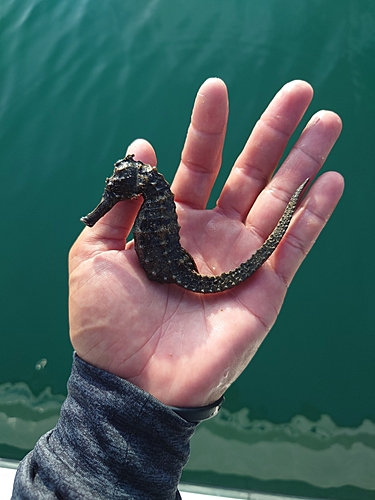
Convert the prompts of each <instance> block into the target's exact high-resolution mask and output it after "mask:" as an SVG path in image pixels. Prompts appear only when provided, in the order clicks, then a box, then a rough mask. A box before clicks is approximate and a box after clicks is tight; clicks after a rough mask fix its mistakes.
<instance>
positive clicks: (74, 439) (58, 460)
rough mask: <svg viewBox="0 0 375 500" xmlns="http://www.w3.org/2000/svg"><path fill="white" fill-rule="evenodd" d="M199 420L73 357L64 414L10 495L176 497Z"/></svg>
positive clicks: (19, 473) (16, 497) (19, 474)
mask: <svg viewBox="0 0 375 500" xmlns="http://www.w3.org/2000/svg"><path fill="white" fill-rule="evenodd" d="M195 427H196V425H195V424H192V423H190V422H187V421H185V420H184V419H182V418H181V417H179V416H178V415H176V414H175V413H174V412H173V411H172V410H171V409H170V408H168V407H166V406H165V405H163V404H162V403H160V402H159V401H158V400H157V399H155V398H153V397H152V396H151V395H150V394H148V393H146V392H144V391H142V390H141V389H139V388H138V387H136V386H134V385H132V384H131V383H129V382H127V381H126V380H123V379H121V378H119V377H116V376H115V375H112V374H110V373H108V372H104V371H102V370H99V369H98V368H95V367H93V366H91V365H89V364H87V363H85V362H84V361H83V360H82V359H80V358H79V357H78V356H76V355H75V356H74V361H73V368H72V374H71V376H70V379H69V382H68V396H67V399H66V401H65V402H64V404H63V406H62V408H61V414H60V418H59V421H58V423H57V425H56V427H55V429H53V430H52V431H50V432H49V433H47V434H45V435H44V436H42V437H41V438H40V440H39V441H38V443H37V444H36V446H35V448H34V450H33V451H31V452H30V453H29V454H28V455H27V456H26V457H25V458H24V459H23V461H22V462H21V464H20V466H19V468H18V471H17V474H16V478H15V482H14V489H13V496H12V500H20V499H38V500H42V499H43V500H50V499H51V500H52V499H69V500H73V499H80V500H82V499H97V500H101V499H111V500H117V499H150V500H153V499H160V500H176V499H179V498H180V494H179V493H178V491H177V487H178V482H179V480H180V476H181V472H182V468H183V467H184V465H185V464H186V462H187V460H188V457H189V450H190V447H189V441H190V438H191V436H192V435H193V433H194V429H195Z"/></svg>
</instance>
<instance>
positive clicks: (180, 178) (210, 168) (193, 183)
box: [172, 78, 228, 208]
mask: <svg viewBox="0 0 375 500" xmlns="http://www.w3.org/2000/svg"><path fill="white" fill-rule="evenodd" d="M227 119H228V95H227V89H226V86H225V84H224V82H223V81H222V80H219V79H218V78H210V79H208V80H207V81H206V82H205V83H203V85H202V86H201V88H200V89H199V91H198V94H197V97H196V99H195V103H194V108H193V113H192V117H191V123H190V127H189V130H188V133H187V137H186V141H185V145H184V149H183V151H182V155H181V163H180V166H179V168H178V170H177V173H176V176H175V178H174V181H173V184H172V191H173V193H174V194H175V199H176V201H178V202H180V203H185V204H187V205H189V206H191V207H194V208H204V207H205V206H206V204H207V202H208V199H209V196H210V193H211V189H212V186H213V184H214V182H215V179H216V177H217V174H218V171H219V169H220V165H221V156H222V150H223V144H224V139H225V132H226V125H227Z"/></svg>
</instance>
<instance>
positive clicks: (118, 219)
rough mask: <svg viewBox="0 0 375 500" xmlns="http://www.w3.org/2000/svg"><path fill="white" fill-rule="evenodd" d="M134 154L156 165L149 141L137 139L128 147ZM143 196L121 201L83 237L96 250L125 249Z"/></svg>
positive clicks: (139, 158) (138, 158)
mask: <svg viewBox="0 0 375 500" xmlns="http://www.w3.org/2000/svg"><path fill="white" fill-rule="evenodd" d="M128 154H134V156H135V158H136V159H137V160H141V161H143V162H144V163H149V164H150V165H156V155H155V152H154V150H153V148H152V146H151V144H149V143H148V142H147V141H145V140H143V139H137V140H136V141H134V142H133V143H132V144H130V146H129V147H128V149H127V152H126V154H125V156H126V155H128ZM142 201H143V200H142V199H141V198H136V199H133V200H126V201H120V202H119V203H117V204H116V205H115V206H114V207H113V208H112V209H111V210H110V211H109V212H107V213H106V214H105V215H104V216H103V217H102V218H101V219H99V221H98V222H97V223H96V224H95V226H94V227H92V228H85V229H84V230H83V231H82V238H84V239H85V242H86V243H88V244H90V245H91V246H95V250H98V249H100V250H102V251H104V250H123V249H124V248H125V243H126V238H127V237H128V236H129V233H130V231H131V229H132V227H133V224H134V220H135V217H136V216H137V213H138V211H139V208H140V206H141V203H142Z"/></svg>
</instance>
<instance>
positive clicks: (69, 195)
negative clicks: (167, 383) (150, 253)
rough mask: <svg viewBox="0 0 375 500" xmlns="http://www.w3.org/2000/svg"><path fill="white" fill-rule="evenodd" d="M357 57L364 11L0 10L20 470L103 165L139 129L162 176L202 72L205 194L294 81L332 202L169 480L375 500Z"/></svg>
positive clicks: (370, 150) (5, 264) (6, 444)
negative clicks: (221, 122) (324, 123)
mask: <svg viewBox="0 0 375 500" xmlns="http://www.w3.org/2000/svg"><path fill="white" fill-rule="evenodd" d="M374 60H375V4H374V2H373V0H357V1H351V0H331V1H329V2H328V1H324V0H309V1H303V0H284V1H280V0H261V1H260V0H252V1H250V0H232V1H229V0H205V1H203V0H189V2H182V1H181V0H169V1H168V0H148V1H146V0H138V1H137V2H130V1H126V0H123V1H120V0H107V1H106V2H103V1H100V0H91V1H88V0H76V1H75V2H61V1H60V2H58V1H53V0H18V1H14V0H1V2H0V185H1V189H2V194H1V201H0V203H1V214H2V217H1V221H0V224H1V229H0V234H1V235H2V245H1V254H2V258H1V264H0V265H1V280H0V287H1V294H0V300H1V340H2V349H1V354H0V456H2V457H5V458H21V457H22V456H23V455H24V454H25V453H26V452H27V450H28V449H30V448H32V446H33V444H34V442H35V440H36V439H37V438H38V436H39V435H40V434H42V433H43V432H45V431H46V430H47V429H49V428H51V427H52V426H53V425H54V422H55V421H56V418H57V415H58V410H59V407H60V405H61V401H62V399H63V396H64V394H65V386H66V380H67V377H68V376H69V372H70V364H71V354H72V349H71V346H70V343H69V340H68V324H67V265H66V263H67V253H68V250H69V248H70V245H71V243H72V242H73V241H74V239H75V237H76V236H77V235H78V234H79V232H80V230H81V224H80V222H79V217H80V216H81V215H83V214H85V213H86V212H87V211H88V209H91V208H92V206H94V205H95V204H96V202H97V199H98V196H100V194H101V190H102V186H103V179H104V177H105V176H106V175H108V174H110V173H111V170H112V164H113V162H114V161H115V160H117V159H118V158H120V157H121V156H122V155H123V154H124V152H125V149H126V147H127V145H128V144H129V143H130V142H131V141H132V140H133V139H135V138H136V137H140V136H142V137H145V138H147V139H148V140H150V141H151V142H152V144H153V145H154V147H155V149H156V151H157V154H158V164H159V168H160V170H161V171H162V172H163V173H164V174H165V175H166V177H167V178H168V179H169V180H171V179H172V177H173V173H174V171H175V169H176V167H177V165H178V162H179V155H180V151H181V147H182V145H183V141H184V137H185V133H186V129H187V125H188V121H189V117H190V112H191V106H192V102H193V99H194V96H195V93H196V91H197V89H198V87H199V86H200V84H201V83H202V82H203V81H204V80H205V79H206V78H208V77H210V76H218V77H220V78H223V79H224V80H225V82H226V83H227V86H228V89H229V96H230V103H231V111H230V121H229V128H228V137H227V141H226V147H225V151H224V160H223V172H222V175H221V177H220V178H219V181H218V185H217V187H216V190H215V192H214V193H213V196H212V200H213V201H214V200H215V199H216V197H217V195H218V193H219V191H220V185H221V183H222V182H223V179H224V178H225V177H226V175H227V173H228V170H229V168H230V165H231V164H232V163H233V161H234V159H235V158H236V155H237V154H238V153H239V151H240V150H241V148H242V146H243V144H244V142H245V141H246V138H247V136H248V133H249V131H250V130H251V128H252V126H253V125H254V123H255V122H256V120H257V119H258V117H259V115H260V113H261V112H262V110H263V109H264V107H265V106H266V104H267V103H268V102H269V100H270V99H271V97H272V96H273V95H274V94H275V92H276V91H277V90H278V89H279V88H280V87H281V86H282V85H283V84H284V83H286V82H287V81H289V80H292V79H295V78H302V79H305V80H307V81H309V82H310V83H311V84H312V85H313V86H314V89H315V98H314V101H313V104H312V106H311V108H310V110H309V116H310V115H311V114H312V113H313V112H315V111H317V110H318V109H321V108H326V109H327V108H328V109H333V110H335V111H336V112H338V113H339V114H340V115H341V117H342V119H343V122H344V130H343V134H342V136H341V138H340V140H339V142H338V143H337V145H336V147H335V149H334V151H333V153H332V155H331V156H330V158H329V160H328V161H327V164H326V167H325V168H326V169H334V170H339V171H340V172H341V173H342V174H343V175H344V176H345V178H346V191H345V196H344V198H343V200H342V202H341V203H340V205H339V207H338V209H337V212H336V213H335V215H334V216H333V218H332V220H331V221H330V223H329V224H328V227H327V229H326V230H325V231H324V233H323V235H322V236H321V238H320V239H319V242H318V243H317V245H316V246H315V247H314V250H313V251H312V253H311V254H310V255H309V258H308V259H307V261H306V262H305V264H304V265H303V267H302V269H301V271H300V272H299V273H298V275H297V277H296V280H295V282H294V283H293V286H292V287H291V289H290V291H289V294H288V297H287V300H286V303H285V307H284V309H283V312H282V314H281V316H280V319H279V320H278V322H277V324H276V326H275V327H274V329H273V331H272V333H271V334H270V335H269V336H268V338H267V340H266V341H265V342H264V344H263V345H262V347H261V349H260V350H259V352H258V354H257V356H256V357H255V358H254V360H253V361H252V362H251V364H250V366H249V367H248V369H247V370H246V372H245V373H244V374H243V375H242V376H241V377H240V379H239V380H238V381H237V382H236V384H234V386H233V387H232V388H231V389H230V390H229V391H228V393H227V397H226V402H225V407H224V409H223V411H222V412H221V414H220V416H219V417H217V418H216V419H214V420H212V421H210V422H208V423H206V424H204V425H201V426H200V427H199V429H198V432H197V434H196V436H195V438H194V439H193V442H192V456H191V460H190V462H189V464H188V466H187V468H186V471H185V472H184V476H183V479H184V480H185V481H188V482H193V483H197V484H206V485H220V486H223V487H225V486H231V487H235V488H238V489H239V488H243V489H246V490H255V491H264V492H274V493H284V494H289V495H293V494H295V495H304V496H307V497H310V496H311V497H314V496H315V497H319V498H336V499H350V500H355V499H359V500H361V499H370V498H374V496H375V398H374V388H375V362H374V358H375V335H374V333H375V331H374V326H373V325H374V313H373V306H372V303H373V300H374V293H373V289H374V286H373V284H374V282H375V266H374V264H373V262H372V261H371V255H372V253H373V250H372V248H373V246H374V244H375V238H374V215H375V214H374V211H375V203H374V194H373V190H374V181H375V174H374V166H375V165H374V162H375V126H374V118H375V98H374V97H375V96H374V92H375V91H374V89H375V65H374ZM307 119H308V117H307V118H306V120H305V121H304V123H306V121H307Z"/></svg>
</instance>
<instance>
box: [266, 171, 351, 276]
mask: <svg viewBox="0 0 375 500" xmlns="http://www.w3.org/2000/svg"><path fill="white" fill-rule="evenodd" d="M343 191H344V179H343V177H342V176H341V175H340V174H339V173H338V172H326V173H325V174H323V175H322V176H321V177H319V178H318V179H317V180H316V181H315V182H314V184H313V185H312V187H311V189H310V191H309V192H308V194H307V195H306V198H305V199H304V200H303V202H302V204H301V206H300V207H299V209H298V212H297V213H296V215H295V218H294V220H293V221H292V224H291V226H290V228H289V230H288V231H287V233H286V234H285V236H284V239H283V241H282V245H280V246H279V248H278V250H277V252H275V255H274V259H275V260H274V263H273V265H274V269H275V271H276V273H277V274H278V275H279V277H280V278H281V279H282V280H283V281H284V283H285V284H286V285H287V286H288V285H289V284H290V282H291V281H292V279H293V276H294V275H295V273H296V272H297V270H298V268H299V266H300V265H301V263H302V262H303V260H304V259H305V257H306V256H307V254H308V253H309V251H310V250H311V248H312V247H313V245H314V243H315V241H316V240H317V238H318V236H319V234H320V233H321V231H322V229H323V228H324V226H325V225H326V223H327V222H328V220H329V218H330V216H331V215H332V213H333V211H334V209H335V208H336V205H337V203H338V202H339V200H340V198H341V196H342V193H343Z"/></svg>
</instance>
